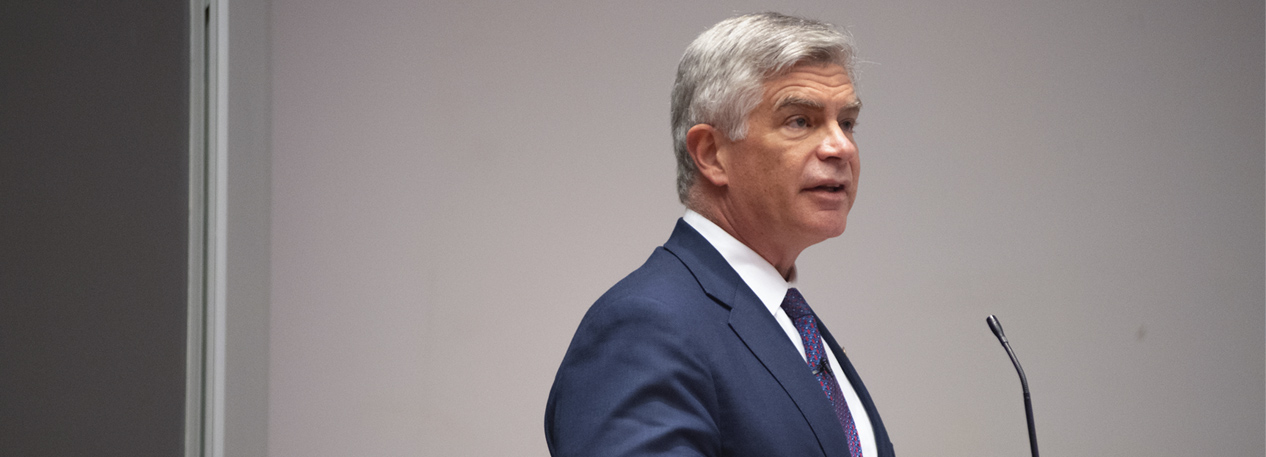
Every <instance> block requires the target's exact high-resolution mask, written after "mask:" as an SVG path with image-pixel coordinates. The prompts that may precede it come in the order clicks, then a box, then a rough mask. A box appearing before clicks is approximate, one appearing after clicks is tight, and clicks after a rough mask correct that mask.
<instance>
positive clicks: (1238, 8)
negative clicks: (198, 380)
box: [268, 0, 1266, 457]
mask: <svg viewBox="0 0 1266 457" xmlns="http://www.w3.org/2000/svg"><path fill="white" fill-rule="evenodd" d="M271 8H272V13H271V21H272V22H271V40H272V41H271V52H272V60H271V63H270V65H271V72H272V115H271V116H272V117H271V122H272V135H273V136H272V141H273V156H272V161H273V162H272V189H273V193H272V199H273V200H272V213H271V217H272V237H271V247H270V249H271V256H272V259H271V261H272V267H271V278H270V279H271V281H272V308H271V332H270V338H271V344H270V347H269V350H270V355H269V356H270V357H271V359H270V362H269V363H270V366H269V382H270V385H269V393H268V401H269V415H268V430H269V435H268V445H269V448H270V449H269V451H270V454H271V455H272V456H274V457H290V456H296V457H297V456H305V457H307V456H347V455H369V456H397V455H401V456H402V455H434V456H441V455H442V456H453V455H462V456H465V455H471V456H473V455H516V456H517V455H524V456H542V455H546V454H547V452H546V449H545V442H544V438H543V434H542V412H543V410H544V406H545V399H546V395H547V393H548V391H549V387H550V383H551V382H552V380H553V376H554V372H555V370H556V368H557V366H558V363H559V361H560V360H561V358H562V355H563V352H564V351H565V350H566V347H567V344H568V342H569V340H570V337H571V334H572V332H573V331H574V330H575V326H576V324H577V323H578V322H579V320H580V318H581V316H582V314H583V313H584V311H585V310H586V308H587V307H588V306H589V305H590V304H591V303H592V302H593V300H594V299H596V298H597V297H598V296H599V294H601V293H602V292H603V291H604V290H605V289H606V288H607V287H609V286H610V285H611V284H613V283H614V282H615V281H617V280H618V279H619V278H621V277H622V276H623V275H624V274H626V273H628V272H629V271H630V270H632V269H633V268H635V267H636V266H637V265H639V264H640V263H641V262H642V261H643V260H644V259H645V258H646V256H647V255H648V254H649V253H650V251H651V249H652V248H653V247H654V246H656V245H658V244H661V243H662V242H663V241H664V240H665V239H666V238H667V236H668V234H669V231H670V230H671V228H672V225H673V223H674V219H675V218H676V217H678V216H679V215H680V214H681V212H682V208H681V207H680V206H679V205H678V204H677V203H676V199H675V195H674V192H673V188H672V187H673V161H672V158H671V147H670V142H669V134H668V92H669V89H670V86H671V84H672V78H673V74H674V69H675V66H676V63H677V59H678V57H679V56H680V55H681V52H682V51H683V50H684V48H685V46H686V45H687V44H688V43H689V41H690V40H691V39H693V38H694V36H696V35H697V34H698V33H699V32H701V31H702V30H703V29H705V28H706V27H708V26H709V25H711V24H713V23H715V22H717V21H718V20H721V19H723V18H725V17H727V16H729V15H731V14H733V13H735V12H751V11H760V10H766V9H773V10H779V11H783V12H787V13H794V14H803V15H808V16H812V17H818V18H822V19H825V20H828V21H832V22H835V23H838V24H840V25H844V26H847V27H848V28H849V30H851V31H852V32H853V34H854V35H855V36H856V38H857V42H858V44H859V46H860V49H861V57H862V58H863V59H864V60H865V61H866V63H865V64H864V65H863V66H862V69H861V77H860V81H858V87H859V90H860V95H861V97H862V98H863V99H864V100H865V103H866V108H865V109H864V110H863V113H862V116H861V125H860V128H859V133H858V134H857V141H858V142H859V144H860V146H861V151H862V163H863V167H862V169H863V170H862V179H861V186H860V195H859V199H858V201H857V205H856V206H855V207H854V209H853V213H852V215H851V217H850V224H849V227H848V231H847V232H846V233H845V234H844V235H843V236H842V237H841V238H839V239H836V240H831V241H828V242H826V243H823V244H821V245H819V246H816V247H814V248H811V249H809V250H808V251H806V252H805V254H804V255H802V256H801V258H800V261H799V266H800V272H801V274H802V277H801V282H800V288H801V289H802V290H803V291H804V292H805V294H806V295H807V296H808V297H809V299H810V300H811V301H812V302H813V303H814V305H815V309H817V310H818V312H819V313H820V314H821V315H822V317H823V319H824V320H825V321H826V322H827V323H828V324H829V325H830V326H831V328H832V330H833V331H834V333H835V334H836V335H837V336H839V338H840V340H841V342H842V343H843V344H844V346H845V347H846V348H847V350H848V351H849V354H850V356H851V357H852V359H853V360H854V362H855V363H856V365H857V367H858V369H859V371H860V372H861V373H862V376H863V377H864V378H865V380H866V382H867V385H868V386H869V387H870V391H871V393H872V394H873V396H874V398H875V401H876V403H877V404H878V406H879V410H880V412H881V414H882V415H883V417H884V419H885V422H886V424H887V426H888V429H889V432H890V433H891V435H892V440H893V442H894V443H895V445H896V449H897V451H898V452H899V453H900V454H901V455H903V456H923V455H953V456H1013V455H1026V453H1027V452H1028V450H1027V446H1028V443H1027V438H1026V435H1025V428H1024V415H1023V408H1022V405H1021V397H1020V389H1019V385H1018V381H1017V379H1016V375H1015V373H1014V371H1013V369H1012V367H1011V365H1010V362H1009V361H1008V360H1007V358H1006V355H1005V354H1004V353H1003V350H1002V349H1001V348H1000V347H999V346H998V343H997V341H996V340H995V339H994V337H993V335H992V334H990V332H989V331H988V329H987V328H986V326H985V323H984V317H985V316H986V315H987V314H990V313H995V314H997V315H998V316H999V317H1000V318H1001V320H1002V322H1003V324H1004V325H1005V327H1006V329H1007V331H1008V333H1009V336H1010V337H1011V339H1012V341H1013V343H1014V346H1015V349H1016V351H1017V353H1018V355H1019V357H1020V358H1021V360H1022V361H1023V362H1024V363H1025V367H1026V369H1027V372H1028V376H1029V381H1030V384H1031V387H1032V390H1033V396H1034V407H1035V410H1036V418H1037V428H1038V432H1039V442H1040V444H1041V446H1042V449H1043V451H1044V454H1045V455H1049V456H1056V455H1066V456H1093V455H1101V456H1124V455H1129V456H1187V455H1219V456H1252V455H1263V453H1264V448H1266V444H1264V438H1263V437H1264V435H1266V420H1264V418H1263V411H1264V409H1266V406H1264V403H1263V392H1264V383H1263V365H1264V358H1263V341H1264V336H1263V308H1264V298H1263V296H1264V286H1263V282H1264V277H1266V270H1264V267H1263V259H1264V252H1266V250H1264V249H1266V248H1264V246H1263V245H1264V240H1266V237H1264V234H1263V221H1264V216H1263V207H1264V196H1266V192H1264V188H1263V174H1264V172H1263V170H1264V168H1263V156H1264V155H1266V153H1264V141H1263V131H1264V130H1263V126H1264V124H1266V120H1264V115H1263V106H1264V105H1266V102H1264V100H1263V81H1264V80H1266V76H1264V71H1263V68H1264V67H1263V56H1264V54H1266V52H1264V49H1263V48H1264V46H1263V42H1264V37H1263V4H1262V2H1260V1H1204V2H1189V1H1140V0H1131V1H1112V2H1106V1H1090V0H1077V1H1058V2H1052V1H1019V2H1017V1H1003V0H968V1H957V2H938V1H926V0H925V1H917V2H888V1H868V2H831V3H829V4H828V3H825V2H824V3H817V2H807V1H803V2H787V1H772V2H750V1H732V2H724V3H690V4H682V3H680V2H669V1H658V0H657V1H645V2H577V1H560V2H548V3H542V2H516V1H469V2H447V3H436V2H417V1H406V0H384V1H373V2H344V1H333V0H320V1H298V0H276V1H274V2H272V5H271Z"/></svg>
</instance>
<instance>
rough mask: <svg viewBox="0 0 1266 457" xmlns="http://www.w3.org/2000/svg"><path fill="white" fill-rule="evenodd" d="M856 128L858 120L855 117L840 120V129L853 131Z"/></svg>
mask: <svg viewBox="0 0 1266 457" xmlns="http://www.w3.org/2000/svg"><path fill="white" fill-rule="evenodd" d="M855 128H857V121H855V120H853V119H844V120H842V121H840V130H843V131H845V132H852V131H853V129H855Z"/></svg>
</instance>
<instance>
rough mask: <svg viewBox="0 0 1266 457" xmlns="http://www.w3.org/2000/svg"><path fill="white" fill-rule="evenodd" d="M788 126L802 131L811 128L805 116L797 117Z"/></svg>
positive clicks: (788, 122)
mask: <svg viewBox="0 0 1266 457" xmlns="http://www.w3.org/2000/svg"><path fill="white" fill-rule="evenodd" d="M787 125H789V126H792V127H795V128H801V129H802V128H805V127H808V126H809V119H808V118H806V117H804V116H796V117H793V118H791V120H789V121H787Z"/></svg>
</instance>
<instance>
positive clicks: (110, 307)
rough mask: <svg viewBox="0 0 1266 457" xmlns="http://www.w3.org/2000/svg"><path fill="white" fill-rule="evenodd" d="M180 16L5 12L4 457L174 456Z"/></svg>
mask: <svg viewBox="0 0 1266 457" xmlns="http://www.w3.org/2000/svg"><path fill="white" fill-rule="evenodd" d="M188 17H189V11H188V4H187V3H185V2H107V3H94V2H68V1H41V2H6V3H5V4H4V7H3V13H0V455H6V456H10V455H13V456H87V455H92V456H128V457H136V456H173V455H180V453H181V452H182V449H183V440H184V430H183V429H184V417H185V416H184V408H185V327H186V322H185V319H186V308H187V306H188V305H187V297H186V293H187V292H186V291H187V282H188V278H187V275H186V271H187V262H188V251H189V247H188V232H187V230H188V220H189V213H188V211H189V159H188V157H189V151H188V150H189V124H188V122H189V29H188Z"/></svg>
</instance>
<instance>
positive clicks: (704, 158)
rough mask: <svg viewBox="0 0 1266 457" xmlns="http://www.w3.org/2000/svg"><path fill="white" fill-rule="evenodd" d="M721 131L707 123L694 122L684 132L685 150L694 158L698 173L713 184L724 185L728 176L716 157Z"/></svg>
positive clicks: (720, 145)
mask: <svg viewBox="0 0 1266 457" xmlns="http://www.w3.org/2000/svg"><path fill="white" fill-rule="evenodd" d="M721 135H722V133H721V132H720V131H718V130H717V129H716V128H715V127H713V126H711V125H708V124H695V126H694V127H691V128H690V130H689V131H687V132H686V150H687V151H690V158H692V159H694V161H695V167H697V168H699V175H700V176H703V179H706V180H708V182H709V183H711V184H712V185H713V186H716V187H724V186H725V185H726V184H729V182H730V178H729V176H727V175H726V174H725V166H724V164H722V162H721V160H719V158H718V153H719V152H720V150H721V147H722V144H723V143H722V142H723V141H724V139H723V138H721Z"/></svg>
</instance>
